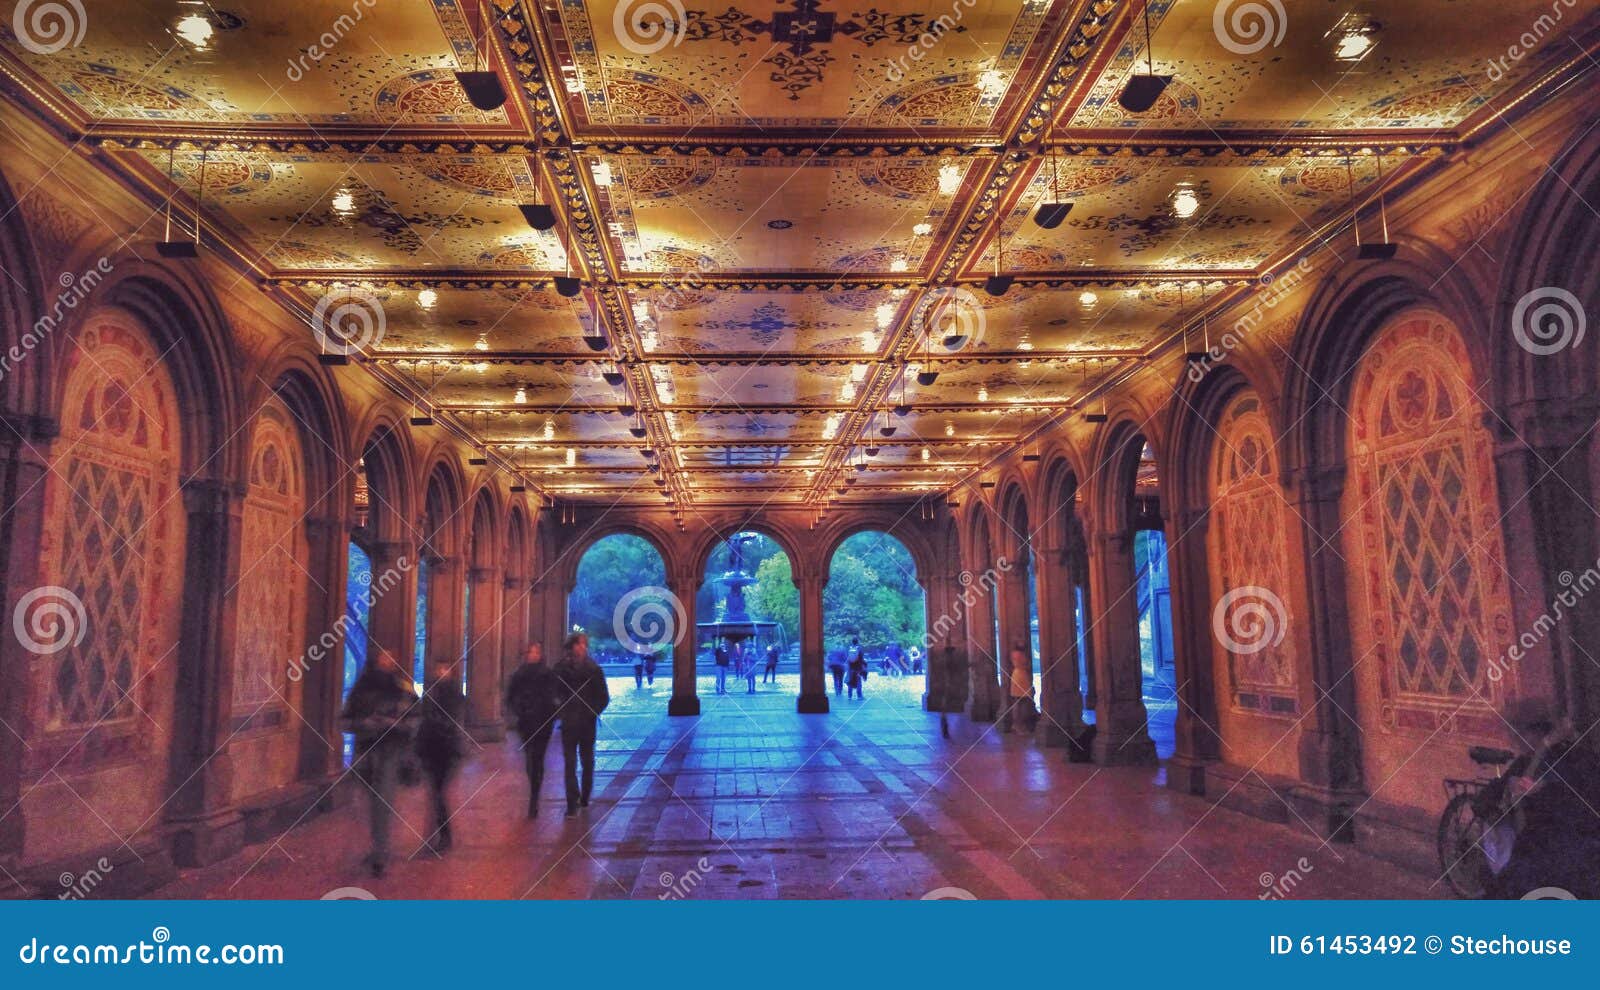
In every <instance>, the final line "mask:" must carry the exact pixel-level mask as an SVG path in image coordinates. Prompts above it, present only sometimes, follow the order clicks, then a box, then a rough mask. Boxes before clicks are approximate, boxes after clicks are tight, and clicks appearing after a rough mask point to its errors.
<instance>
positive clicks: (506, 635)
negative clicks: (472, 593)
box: [495, 576, 536, 704]
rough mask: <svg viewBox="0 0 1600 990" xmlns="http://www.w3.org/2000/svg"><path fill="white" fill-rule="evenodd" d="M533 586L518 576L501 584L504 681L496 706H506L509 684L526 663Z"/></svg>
mask: <svg viewBox="0 0 1600 990" xmlns="http://www.w3.org/2000/svg"><path fill="white" fill-rule="evenodd" d="M531 587H532V586H531V585H530V584H529V583H528V579H527V578H524V577H517V576H507V577H506V579H505V581H503V582H502V583H501V588H500V600H501V601H502V602H503V603H504V605H505V608H504V610H503V611H502V612H501V615H500V682H499V683H498V684H497V685H495V691H496V693H497V694H498V700H497V701H496V702H495V703H496V704H503V703H504V700H505V693H506V682H507V681H509V680H510V679H511V673H512V671H514V670H516V669H517V665H518V664H520V663H522V653H523V650H525V649H526V648H527V645H528V642H529V640H530V639H531V638H532V636H531V633H530V631H529V628H528V616H529V615H530V613H531V612H532V605H533V603H534V601H535V600H536V599H535V596H534V593H533V591H532V590H530V589H531Z"/></svg>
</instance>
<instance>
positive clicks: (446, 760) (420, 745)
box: [417, 660, 467, 854]
mask: <svg viewBox="0 0 1600 990" xmlns="http://www.w3.org/2000/svg"><path fill="white" fill-rule="evenodd" d="M432 666H433V670H432V672H431V673H432V674H433V683H432V684H431V685H429V686H428V690H427V691H426V692H425V693H424V694H423V696H422V724H421V725H420V726H419V727H418V728H417V762H418V763H420V764H421V765H422V774H423V777H424V778H425V779H426V780H427V783H428V799H429V800H428V804H429V807H430V808H431V809H432V811H433V830H432V831H431V832H429V833H428V838H427V845H428V848H430V849H432V850H433V851H434V852H435V853H439V854H443V853H444V852H445V851H446V850H448V849H449V848H450V846H451V845H452V841H453V840H452V837H451V835H450V817H451V815H450V805H449V801H448V800H447V798H448V793H447V792H448V791H449V788H450V781H451V780H452V779H453V778H454V777H455V775H456V768H457V767H458V766H460V765H461V758H462V756H463V755H464V754H465V753H466V732H465V730H464V729H463V728H462V725H463V723H465V721H466V717H467V699H466V696H465V694H464V693H463V692H462V690H461V678H460V677H459V676H458V675H457V673H456V668H455V665H454V664H451V663H449V662H448V661H442V660H436V661H434V663H433V665H432Z"/></svg>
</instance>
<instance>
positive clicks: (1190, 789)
mask: <svg viewBox="0 0 1600 990" xmlns="http://www.w3.org/2000/svg"><path fill="white" fill-rule="evenodd" d="M1208 518H1209V515H1208V513H1206V512H1204V511H1200V512H1195V511H1186V512H1183V513H1180V514H1179V516H1178V518H1177V519H1176V520H1175V521H1172V522H1169V523H1168V525H1167V572H1168V574H1169V575H1170V577H1171V579H1172V627H1173V635H1172V651H1173V668H1174V669H1175V670H1176V671H1177V672H1178V685H1177V688H1178V711H1177V717H1176V719H1175V720H1174V725H1173V732H1174V737H1175V738H1174V742H1173V752H1172V759H1170V760H1168V761H1167V786H1168V787H1171V788H1173V789H1174V790H1180V791H1183V792H1185V793H1187V794H1204V793H1205V768H1206V766H1208V765H1209V764H1211V763H1214V762H1215V761H1216V760H1217V758H1218V757H1219V755H1220V753H1221V740H1220V739H1219V738H1218V737H1217V734H1216V730H1215V728H1214V727H1215V726H1216V725H1217V711H1216V708H1217V706H1216V688H1215V683H1216V682H1215V679H1214V677H1213V674H1212V669H1211V665H1212V658H1213V655H1214V654H1213V652H1212V643H1213V640H1212V636H1213V633H1212V631H1211V609H1210V598H1211V596H1210V594H1209V593H1208V592H1209V589H1210V584H1211V578H1210V574H1209V572H1208V570H1207V566H1206V526H1207V520H1208Z"/></svg>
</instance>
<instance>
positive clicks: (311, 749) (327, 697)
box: [284, 517, 350, 781]
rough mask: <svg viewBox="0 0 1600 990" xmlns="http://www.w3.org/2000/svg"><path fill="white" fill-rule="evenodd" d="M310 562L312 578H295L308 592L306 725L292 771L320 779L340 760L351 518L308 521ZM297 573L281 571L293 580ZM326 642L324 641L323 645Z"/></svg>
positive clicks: (303, 675)
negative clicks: (297, 760)
mask: <svg viewBox="0 0 1600 990" xmlns="http://www.w3.org/2000/svg"><path fill="white" fill-rule="evenodd" d="M305 525H306V543H307V545H308V546H309V548H310V551H311V554H310V560H309V561H308V564H309V567H310V569H311V573H312V574H313V575H315V578H314V579H312V578H306V579H305V580H303V581H300V582H298V583H299V584H300V585H301V586H302V587H303V588H304V589H305V591H306V596H307V597H306V603H307V604H306V652H305V654H303V655H302V656H301V657H300V660H301V661H303V663H302V664H300V665H298V666H296V667H295V668H292V669H294V670H298V671H299V674H298V676H299V678H300V681H301V698H302V702H301V706H302V708H303V710H304V713H303V714H304V718H305V724H304V725H303V726H301V730H300V757H299V767H298V771H297V774H296V776H298V777H299V779H301V780H306V781H316V780H324V779H326V778H328V777H329V776H331V775H333V774H336V773H338V772H339V771H340V770H341V769H342V764H343V736H342V734H341V732H340V727H339V709H340V708H341V706H342V703H343V701H344V698H343V695H344V638H345V637H344V627H345V622H344V614H345V608H346V604H345V594H346V586H347V584H348V583H349V579H350V576H349V572H350V554H349V545H350V521H349V520H346V519H336V518H328V517H316V518H310V519H307V520H306V524H305ZM296 576H297V575H285V576H284V577H285V580H293V579H294V577H296ZM324 644H328V645H324Z"/></svg>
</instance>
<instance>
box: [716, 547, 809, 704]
mask: <svg viewBox="0 0 1600 990" xmlns="http://www.w3.org/2000/svg"><path fill="white" fill-rule="evenodd" d="M694 613H695V617H696V622H695V629H694V635H695V651H696V656H697V663H696V668H695V669H696V670H700V671H705V673H704V674H702V675H701V676H700V678H699V680H700V681H701V683H700V684H699V685H698V688H699V693H700V695H701V696H702V697H714V696H717V695H726V694H739V695H745V696H748V695H754V694H773V695H781V696H785V697H788V696H798V695H799V693H800V590H799V588H797V587H796V586H795V583H794V570H793V562H792V561H790V559H789V555H788V554H787V553H785V552H784V550H783V547H782V546H780V545H779V544H778V541H777V540H774V539H773V538H772V537H770V536H768V535H766V534H765V533H760V532H753V531H749V530H743V531H740V532H737V533H734V534H732V535H730V536H728V537H727V538H726V539H723V540H720V541H718V543H717V544H716V546H714V547H712V548H711V553H710V554H709V555H707V557H706V566H705V570H704V576H703V578H702V580H701V582H700V589H699V591H698V592H697V593H696V595H695V610H694ZM740 703H741V704H742V703H743V700H742V699H741V702H740Z"/></svg>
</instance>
